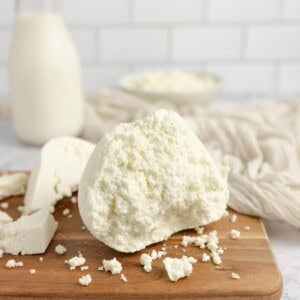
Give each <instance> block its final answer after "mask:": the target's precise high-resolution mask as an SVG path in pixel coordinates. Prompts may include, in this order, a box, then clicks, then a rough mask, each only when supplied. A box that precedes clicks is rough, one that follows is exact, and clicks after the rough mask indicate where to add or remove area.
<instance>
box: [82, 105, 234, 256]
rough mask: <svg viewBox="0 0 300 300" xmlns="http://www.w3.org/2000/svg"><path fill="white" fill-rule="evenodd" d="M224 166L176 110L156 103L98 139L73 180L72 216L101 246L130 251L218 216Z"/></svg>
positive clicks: (225, 191) (225, 193)
mask: <svg viewBox="0 0 300 300" xmlns="http://www.w3.org/2000/svg"><path fill="white" fill-rule="evenodd" d="M227 171H228V170H227V169H226V168H224V167H222V166H219V165H217V164H216V163H215V162H214V160H213V159H212V157H211V156H210V154H209V152H208V151H207V149H206V148H205V147H204V145H203V144H202V143H201V141H200V140H199V139H198V138H197V136H196V135H195V134H194V132H193V131H192V130H191V128H190V127H189V126H188V125H187V124H186V123H185V121H184V120H183V119H181V118H180V117H179V115H178V114H176V113H175V112H172V111H167V110H159V111H156V112H155V113H153V114H151V115H149V116H148V117H147V118H145V119H143V120H139V121H136V122H133V123H126V124H120V125H118V126H117V127H116V128H115V129H114V131H113V132H111V133H109V134H107V135H106V136H105V137H104V138H103V139H102V140H101V141H100V143H99V144H98V145H97V147H96V149H95V151H94V152H93V153H92V155H91V157H90V159H89V161H88V164H87V166H86V168H85V171H84V174H83V176H82V179H81V182H80V186H79V198H78V204H79V210H80V215H81V217H82V219H83V221H84V223H85V225H86V227H87V228H88V229H89V230H90V232H91V233H92V234H93V235H94V236H95V237H96V238H97V239H99V240H100V241H102V242H104V243H105V244H106V245H108V246H110V247H112V248H114V249H115V250H118V251H121V252H136V251H138V250H141V249H143V248H145V247H146V246H147V245H150V244H153V243H157V242H159V241H163V240H166V239H167V238H168V237H169V236H170V235H171V234H173V233H175V232H178V231H181V230H183V229H189V228H195V227H197V226H202V225H206V224H208V223H211V222H213V221H216V220H218V219H220V218H221V217H222V215H223V214H224V211H225V209H226V207H227V202H228V197H229V192H228V186H227Z"/></svg>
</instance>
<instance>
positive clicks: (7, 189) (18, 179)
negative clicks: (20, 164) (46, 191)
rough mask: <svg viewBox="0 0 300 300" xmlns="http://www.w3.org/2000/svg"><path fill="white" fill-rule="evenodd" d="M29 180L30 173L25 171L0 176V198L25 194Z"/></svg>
mask: <svg viewBox="0 0 300 300" xmlns="http://www.w3.org/2000/svg"><path fill="white" fill-rule="evenodd" d="M27 181H28V175H27V174H25V173H13V174H4V175H2V176H0V200H2V199H5V198H7V197H11V196H17V195H23V194H25V191H26V186H27Z"/></svg>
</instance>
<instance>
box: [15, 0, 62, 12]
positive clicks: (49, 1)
mask: <svg viewBox="0 0 300 300" xmlns="http://www.w3.org/2000/svg"><path fill="white" fill-rule="evenodd" d="M60 4H61V3H60V0H15V10H16V13H57V12H60V11H61V7H60Z"/></svg>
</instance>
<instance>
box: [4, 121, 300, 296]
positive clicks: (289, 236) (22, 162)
mask: <svg viewBox="0 0 300 300" xmlns="http://www.w3.org/2000/svg"><path fill="white" fill-rule="evenodd" d="M38 152H39V148H38V147H33V146H29V145H24V144H22V143H21V142H19V141H18V140H17V139H16V138H15V136H14V133H13V130H12V127H11V124H10V123H9V122H8V121H7V120H4V119H3V118H1V116H0V157H1V159H0V170H29V169H31V168H32V166H33V163H34V161H35V159H36V157H37V155H38ZM299 218H300V216H299ZM264 224H265V226H266V229H267V232H268V235H269V238H270V241H271V245H272V247H273V250H274V253H275V256H276V259H277V262H278V265H279V268H280V270H281V274H282V276H283V282H284V286H283V294H282V299H287V300H296V299H300V230H299V229H295V228H292V227H291V226H289V225H287V224H284V223H280V222H276V221H270V220H264Z"/></svg>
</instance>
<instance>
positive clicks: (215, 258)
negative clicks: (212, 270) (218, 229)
mask: <svg viewBox="0 0 300 300" xmlns="http://www.w3.org/2000/svg"><path fill="white" fill-rule="evenodd" d="M211 258H212V261H213V263H214V264H215V265H220V264H221V263H222V259H221V257H220V255H219V254H218V253H217V252H212V253H211Z"/></svg>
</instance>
